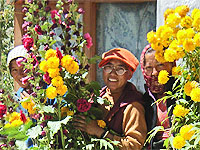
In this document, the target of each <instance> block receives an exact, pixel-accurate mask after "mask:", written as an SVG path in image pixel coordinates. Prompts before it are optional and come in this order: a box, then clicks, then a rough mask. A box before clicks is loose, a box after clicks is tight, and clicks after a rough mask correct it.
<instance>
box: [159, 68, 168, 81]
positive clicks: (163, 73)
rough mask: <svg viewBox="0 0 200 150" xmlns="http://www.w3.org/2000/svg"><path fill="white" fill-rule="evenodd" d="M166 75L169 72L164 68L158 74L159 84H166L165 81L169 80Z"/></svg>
mask: <svg viewBox="0 0 200 150" xmlns="http://www.w3.org/2000/svg"><path fill="white" fill-rule="evenodd" d="M168 75H169V73H168V72H167V71H166V70H161V71H160V72H159V75H158V82H159V83H160V84H166V83H167V81H168V80H169V77H168Z"/></svg>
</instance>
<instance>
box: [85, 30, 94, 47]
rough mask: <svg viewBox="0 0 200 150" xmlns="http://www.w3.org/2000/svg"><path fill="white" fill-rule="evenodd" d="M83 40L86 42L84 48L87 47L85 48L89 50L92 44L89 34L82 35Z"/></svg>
mask: <svg viewBox="0 0 200 150" xmlns="http://www.w3.org/2000/svg"><path fill="white" fill-rule="evenodd" d="M84 39H86V41H87V44H86V46H87V48H88V49H89V48H90V47H91V46H92V45H93V43H92V38H91V36H90V34H89V33H86V34H85V35H84Z"/></svg>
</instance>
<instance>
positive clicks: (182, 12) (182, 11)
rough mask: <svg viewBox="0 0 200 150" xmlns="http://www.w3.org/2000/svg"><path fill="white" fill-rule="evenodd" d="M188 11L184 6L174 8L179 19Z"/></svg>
mask: <svg viewBox="0 0 200 150" xmlns="http://www.w3.org/2000/svg"><path fill="white" fill-rule="evenodd" d="M189 10H190V9H189V7H188V6H186V5H182V6H178V7H176V8H175V12H176V13H178V14H179V15H180V16H181V17H185V15H186V14H187V13H188V12H189Z"/></svg>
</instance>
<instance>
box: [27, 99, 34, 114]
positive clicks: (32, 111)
mask: <svg viewBox="0 0 200 150" xmlns="http://www.w3.org/2000/svg"><path fill="white" fill-rule="evenodd" d="M34 106H35V104H34V103H33V102H29V103H28V108H27V109H28V112H29V114H31V115H32V114H34V113H35V112H36V108H33V107H34Z"/></svg>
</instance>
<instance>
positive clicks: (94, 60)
mask: <svg viewBox="0 0 200 150" xmlns="http://www.w3.org/2000/svg"><path fill="white" fill-rule="evenodd" d="M100 59H101V56H97V55H95V56H94V57H92V58H90V59H88V63H89V64H95V63H96V62H97V60H100Z"/></svg>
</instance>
